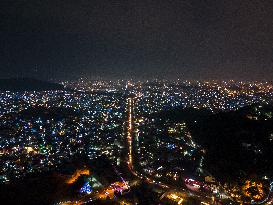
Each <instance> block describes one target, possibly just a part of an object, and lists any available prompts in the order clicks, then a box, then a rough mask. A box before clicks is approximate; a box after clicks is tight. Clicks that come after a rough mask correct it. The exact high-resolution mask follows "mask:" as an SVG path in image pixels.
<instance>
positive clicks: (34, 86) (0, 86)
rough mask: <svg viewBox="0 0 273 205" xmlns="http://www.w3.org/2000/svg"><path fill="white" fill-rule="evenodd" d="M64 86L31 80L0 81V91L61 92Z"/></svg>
mask: <svg viewBox="0 0 273 205" xmlns="http://www.w3.org/2000/svg"><path fill="white" fill-rule="evenodd" d="M63 89H64V86H63V85H61V84H58V83H52V82H47V81H41V80H37V79H32V78H11V79H0V91H13V92H20V91H49V90H63Z"/></svg>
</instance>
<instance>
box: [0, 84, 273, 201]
mask: <svg viewBox="0 0 273 205" xmlns="http://www.w3.org/2000/svg"><path fill="white" fill-rule="evenodd" d="M25 81H26V82H27V81H28V79H26V80H25ZM61 85H62V86H63V89H62V90H50V91H24V92H21V91H20V92H15V91H5V92H1V113H0V117H1V126H0V127H1V145H0V146H1V147H0V148H1V150H0V154H1V173H0V174H1V175H0V179H1V184H2V185H1V186H2V187H5V188H4V189H6V188H8V189H11V190H13V191H14V192H15V193H16V189H18V188H15V187H13V184H14V183H15V184H16V183H17V182H18V181H19V182H20V183H19V184H21V183H22V184H21V185H20V187H21V188H23V189H26V190H28V189H29V191H30V192H31V191H33V190H31V189H32V188H30V187H27V186H26V185H24V183H26V184H27V183H30V182H28V181H30V180H33V181H35V183H46V181H45V182H44V181H43V182H39V180H41V178H43V176H46V177H47V178H50V180H53V179H55V178H57V179H58V180H57V179H55V181H56V182H55V183H57V184H58V185H56V186H58V187H60V189H62V190H61V191H60V190H59V191H58V192H62V193H59V195H55V194H53V193H51V195H54V197H53V196H51V197H50V199H52V201H50V202H51V203H52V204H93V203H95V204H96V203H97V204H100V203H101V204H112V203H113V204H157V203H161V204H200V203H201V204H242V203H244V204H262V203H267V204H271V203H272V200H273V194H272V191H273V190H272V187H273V181H272V177H273V176H272V158H271V156H272V155H271V154H272V141H273V129H272V128H273V127H272V120H273V109H272V108H273V107H272V103H273V102H272V101H273V96H272V95H273V85H272V83H269V82H237V81H227V82H225V81H179V80H177V81H171V82H169V81H163V80H154V81H144V82H141V81H124V80H121V81H98V80H97V81H88V80H86V79H80V80H78V81H75V82H69V81H65V82H62V83H61ZM235 114H236V115H235ZM220 115H223V116H224V115H230V116H229V118H232V117H233V118H234V117H235V116H236V118H240V120H242V121H244V122H243V123H250V124H254V123H258V124H259V126H262V127H263V128H262V129H264V130H263V131H262V132H263V134H267V135H265V136H259V137H260V138H261V139H259V142H258V143H257V142H256V141H257V139H255V137H257V136H255V134H256V133H255V132H257V133H261V131H256V130H254V129H253V130H252V131H251V133H252V134H253V136H252V137H249V138H245V137H244V134H241V135H242V137H238V136H237V138H238V139H236V140H237V142H236V144H239V145H238V146H239V149H240V150H236V149H237V147H236V148H235V147H227V150H220V151H223V152H227V153H225V154H228V155H232V152H236V154H238V153H240V154H241V153H243V154H246V155H248V156H249V157H250V156H251V157H253V158H252V159H251V161H250V162H249V161H247V160H245V161H243V160H244V158H242V159H238V162H239V163H241V166H239V167H237V165H236V163H237V162H233V163H232V164H231V165H230V164H228V163H226V164H225V166H226V167H222V166H221V164H219V163H217V162H213V161H211V160H213V157H215V158H218V160H219V161H220V160H226V159H225V158H224V157H225V156H213V154H214V151H212V150H211V146H210V145H208V144H207V143H213V140H210V139H208V140H207V141H206V140H205V139H200V137H202V135H199V134H198V131H197V130H196V129H198V128H199V129H203V128H202V126H204V125H203V123H206V121H210V120H212V119H211V118H214V117H215V116H217V118H220ZM237 115H238V116H239V115H240V117H238V116H237ZM223 116H222V118H223ZM220 120H221V119H218V121H220ZM232 120H234V119H232ZM235 120H238V119H235ZM227 122H228V121H227ZM227 122H226V123H227ZM267 123H268V124H267ZM262 124H266V125H262ZM206 126H210V125H209V123H208V124H207V125H206ZM214 126H221V125H217V124H214ZM252 126H253V127H254V125H252ZM217 129H218V128H215V130H216V131H210V130H209V132H216V134H217V135H218V134H221V132H217ZM243 129H245V128H243ZM220 131H221V130H220ZM239 131H240V132H242V130H239ZM202 132H207V131H205V130H203V131H202ZM245 132H247V131H245ZM203 134H204V133H203ZM232 134H234V135H235V136H236V135H237V133H232ZM247 134H249V133H247ZM223 135H224V134H223ZM212 136H214V135H212ZM210 137H211V136H210ZM218 137H220V138H222V140H223V141H224V140H225V139H224V136H218ZM262 137H265V139H262ZM204 138H205V137H204ZM216 140H217V139H216ZM220 140H221V139H220ZM229 140H230V141H232V139H229ZM263 141H264V142H263ZM218 144H219V145H218ZM218 144H217V143H214V144H213V146H219V149H221V143H220V142H218ZM227 145H229V144H227ZM214 149H217V148H214ZM233 149H234V150H233ZM215 153H217V152H215ZM237 158H240V157H237ZM251 163H252V164H251ZM258 165H259V166H261V167H260V168H261V169H259V167H256V166H258ZM233 171H235V172H236V173H233ZM24 186H26V187H24ZM32 186H33V185H32ZM35 186H37V187H38V188H39V189H41V190H43V189H44V188H43V187H39V185H35ZM48 186H50V185H48ZM51 186H53V185H51ZM52 188H53V187H52ZM141 189H145V192H146V193H142V192H141V191H143V190H141ZM68 190H69V191H68ZM140 190H141V191H140ZM1 191H2V190H1ZM17 191H19V190H17ZM3 192H5V191H4V190H3ZM139 192H140V193H141V195H140V196H139V195H137V193H139ZM29 194H30V195H32V194H31V193H29ZM36 194H37V193H36ZM36 194H33V196H32V197H33V198H35V197H36V198H37V199H35V200H38V199H41V198H44V197H47V195H48V194H49V193H47V194H45V193H39V195H38V194H37V196H35V195H36ZM43 195H44V196H43ZM142 195H143V196H142ZM146 195H147V196H146ZM40 197H41V198H40ZM35 200H34V203H41V202H38V201H39V200H38V201H35Z"/></svg>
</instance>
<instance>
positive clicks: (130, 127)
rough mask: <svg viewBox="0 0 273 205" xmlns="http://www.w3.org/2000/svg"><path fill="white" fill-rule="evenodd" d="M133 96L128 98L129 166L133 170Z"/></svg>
mask: <svg viewBox="0 0 273 205" xmlns="http://www.w3.org/2000/svg"><path fill="white" fill-rule="evenodd" d="M132 101H133V100H132V98H128V130H127V140H128V145H129V150H128V162H127V163H128V167H129V169H130V170H132V167H133V159H132V129H133V123H132V110H133V109H132V106H133V103H132Z"/></svg>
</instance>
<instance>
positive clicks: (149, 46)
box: [0, 0, 273, 80]
mask: <svg viewBox="0 0 273 205" xmlns="http://www.w3.org/2000/svg"><path fill="white" fill-rule="evenodd" d="M0 71H1V72H0V78H7V77H36V78H41V79H73V78H78V77H89V78H96V77H101V78H103V79H128V78H134V79H152V78H165V79H176V78H180V79H236V80H237V79H240V80H272V79H273V1H271V0H256V1H255V0H214V1H208V0H207V1H205V0H163V1H161V0H154V1H144V0H127V1H119V0H116V1H106V0H52V1H49V0H1V1H0Z"/></svg>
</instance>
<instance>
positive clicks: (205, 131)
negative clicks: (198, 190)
mask: <svg viewBox="0 0 273 205" xmlns="http://www.w3.org/2000/svg"><path fill="white" fill-rule="evenodd" d="M272 115H273V106H272V105H263V106H260V105H251V106H247V107H244V108H241V109H239V110H237V111H230V112H220V113H217V114H211V113H209V112H207V111H204V110H201V111H200V110H197V109H196V110H194V109H186V110H183V109H180V108H175V109H173V110H168V111H164V112H162V113H158V114H157V117H159V118H161V119H163V120H170V121H173V122H180V121H186V122H187V124H188V126H189V129H190V132H191V134H192V136H193V139H194V141H195V142H196V143H197V144H200V145H201V146H202V147H203V148H205V150H206V155H205V161H204V162H205V163H204V164H205V169H206V170H208V171H209V172H211V174H213V175H214V176H215V177H217V178H218V179H219V180H220V181H223V182H227V181H228V182H232V181H238V180H240V179H245V178H248V177H250V176H251V177H257V176H259V177H261V176H271V177H272V175H273V172H272V170H273V158H272V156H273V117H272Z"/></svg>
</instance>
